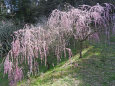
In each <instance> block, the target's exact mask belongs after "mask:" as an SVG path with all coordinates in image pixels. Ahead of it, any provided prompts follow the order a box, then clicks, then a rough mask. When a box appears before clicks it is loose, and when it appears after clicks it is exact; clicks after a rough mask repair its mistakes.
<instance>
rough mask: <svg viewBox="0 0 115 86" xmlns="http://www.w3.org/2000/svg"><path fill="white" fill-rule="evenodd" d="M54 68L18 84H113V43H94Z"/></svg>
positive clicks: (39, 85)
mask: <svg viewBox="0 0 115 86" xmlns="http://www.w3.org/2000/svg"><path fill="white" fill-rule="evenodd" d="M78 57H79V55H78V54H76V55H75V56H73V57H72V58H71V59H69V60H68V61H64V62H61V63H60V64H59V65H57V66H56V67H55V68H53V69H51V70H49V71H47V72H45V73H43V74H40V76H38V77H31V78H29V79H28V80H23V81H22V82H20V83H19V84H18V86H114V85H115V44H114V43H112V44H111V45H105V44H95V45H92V46H89V47H88V48H87V49H85V50H84V51H83V58H82V59H78Z"/></svg>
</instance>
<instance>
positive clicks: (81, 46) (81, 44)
mask: <svg viewBox="0 0 115 86" xmlns="http://www.w3.org/2000/svg"><path fill="white" fill-rule="evenodd" d="M82 48H83V41H80V52H79V54H80V57H79V58H82Z"/></svg>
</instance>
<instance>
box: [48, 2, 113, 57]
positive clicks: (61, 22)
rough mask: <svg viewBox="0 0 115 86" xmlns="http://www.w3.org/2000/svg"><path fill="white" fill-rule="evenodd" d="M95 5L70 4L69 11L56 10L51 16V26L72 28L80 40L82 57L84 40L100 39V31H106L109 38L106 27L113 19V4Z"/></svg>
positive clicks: (75, 37)
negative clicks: (74, 5) (76, 6)
mask: <svg viewBox="0 0 115 86" xmlns="http://www.w3.org/2000/svg"><path fill="white" fill-rule="evenodd" d="M103 5H104V6H101V5H99V4H97V5H95V6H89V5H81V6H79V7H78V8H74V7H71V6H68V8H70V9H69V11H59V10H57V9H56V10H54V11H53V12H52V14H51V17H50V18H49V21H48V24H49V26H50V28H61V29H68V30H72V34H73V36H74V39H75V40H77V41H79V42H80V58H81V57H82V46H83V41H85V40H87V38H91V37H93V38H95V40H97V41H98V40H99V35H98V33H99V32H101V31H105V33H106V35H107V37H108V38H109V33H110V31H109V30H110V29H109V28H106V27H107V26H109V23H110V22H111V21H112V19H113V18H112V16H113V15H112V9H115V7H114V6H113V5H112V4H108V3H104V4H103Z"/></svg>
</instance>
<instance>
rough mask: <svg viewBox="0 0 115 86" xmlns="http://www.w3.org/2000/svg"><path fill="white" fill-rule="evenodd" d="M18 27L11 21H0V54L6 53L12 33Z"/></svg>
mask: <svg viewBox="0 0 115 86" xmlns="http://www.w3.org/2000/svg"><path fill="white" fill-rule="evenodd" d="M18 29H20V26H19V25H15V24H14V23H13V22H12V21H0V45H1V47H0V54H1V55H2V54H6V53H7V52H8V51H9V50H10V48H11V42H12V34H13V32H14V31H16V30H18Z"/></svg>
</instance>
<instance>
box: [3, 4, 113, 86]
mask: <svg viewBox="0 0 115 86" xmlns="http://www.w3.org/2000/svg"><path fill="white" fill-rule="evenodd" d="M68 8H69V9H68V10H67V11H60V10H57V9H56V10H54V11H53V12H52V13H51V15H50V17H49V18H48V21H47V25H44V27H33V26H31V27H29V26H27V25H26V26H25V28H24V29H21V30H18V31H16V32H14V36H13V42H12V48H11V50H10V51H9V53H8V55H7V57H6V60H5V62H4V73H8V78H9V80H10V85H11V86H12V85H13V84H16V82H17V81H19V80H21V79H22V78H23V69H24V67H23V65H24V64H26V65H28V69H29V70H28V71H29V72H30V74H33V73H34V71H36V70H37V69H38V64H39V63H44V64H45V65H47V58H48V56H49V55H50V54H51V52H52V53H53V54H54V55H55V56H56V57H57V62H59V61H60V60H61V56H63V54H64V56H65V57H66V56H67V54H68V55H69V58H71V56H72V52H71V49H70V48H68V44H69V39H70V38H71V37H73V36H74V40H75V41H79V42H80V45H81V49H80V58H81V57H82V43H83V41H85V40H86V39H88V38H91V37H93V38H94V39H96V40H99V36H98V33H99V32H101V31H105V32H106V28H105V27H106V26H107V24H109V22H111V21H112V20H113V16H112V15H111V14H110V13H111V11H112V8H114V6H113V5H111V4H107V3H106V4H104V6H101V5H99V4H97V5H95V6H88V5H81V6H79V8H74V7H72V6H68ZM103 27H104V28H103ZM36 59H40V60H41V62H38V60H36Z"/></svg>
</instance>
